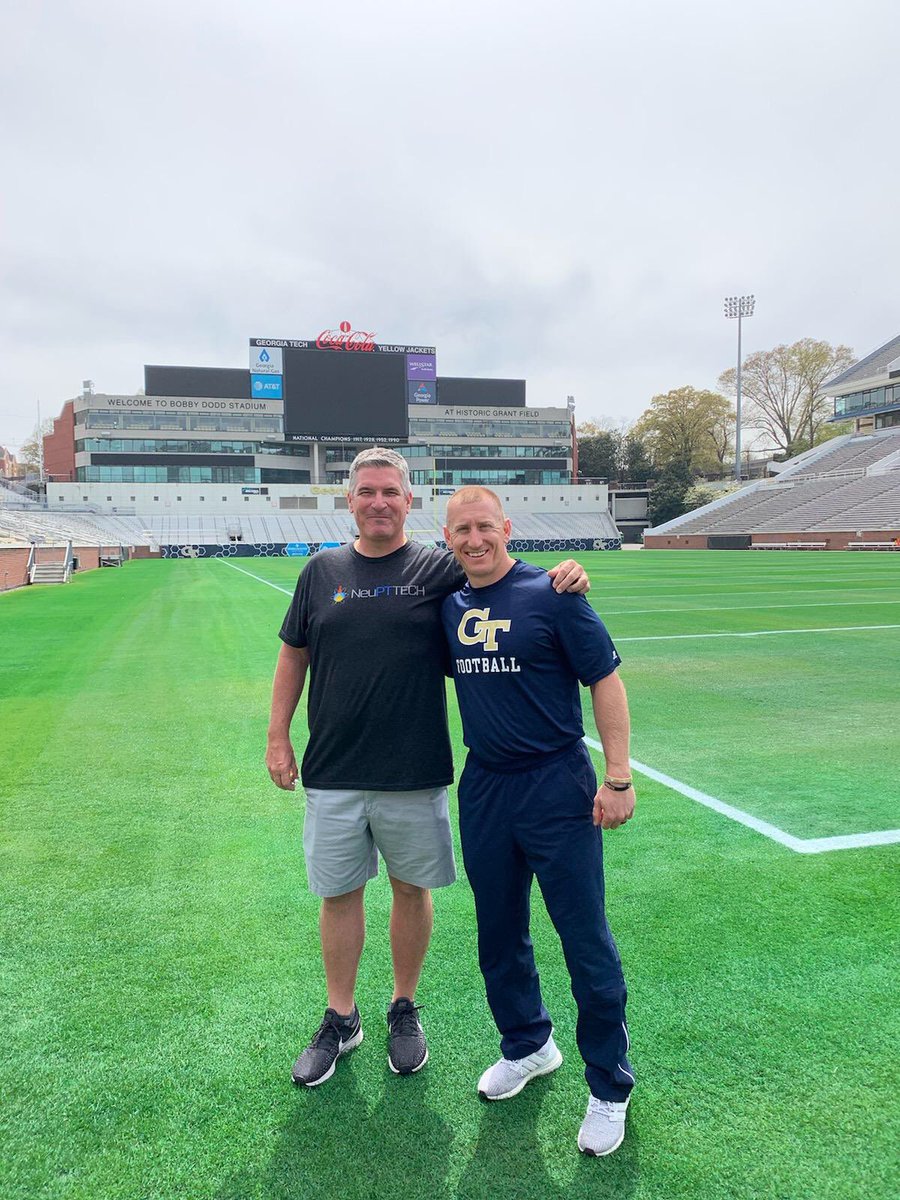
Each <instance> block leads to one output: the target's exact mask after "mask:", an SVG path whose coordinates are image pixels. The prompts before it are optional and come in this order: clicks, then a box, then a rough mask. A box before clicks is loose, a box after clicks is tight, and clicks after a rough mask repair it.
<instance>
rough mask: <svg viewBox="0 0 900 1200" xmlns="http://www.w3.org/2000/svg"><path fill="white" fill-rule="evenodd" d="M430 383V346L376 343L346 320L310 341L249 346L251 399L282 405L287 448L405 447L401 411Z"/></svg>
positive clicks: (432, 360) (433, 373)
mask: <svg viewBox="0 0 900 1200" xmlns="http://www.w3.org/2000/svg"><path fill="white" fill-rule="evenodd" d="M436 378H437V372H436V362H435V351H434V347H433V346H398V345H385V344H381V343H377V342H376V341H375V335H374V334H372V333H365V332H363V331H359V330H357V331H354V330H352V329H351V328H350V325H349V322H346V321H344V322H342V323H341V326H340V328H339V329H337V330H328V329H326V330H323V331H322V333H320V334H319V336H318V337H317V338H315V339H310V340H308V341H302V340H294V339H291V338H251V339H250V394H251V396H252V397H254V398H257V399H280V400H282V401H283V403H284V438H285V441H289V442H290V441H305V440H308V439H310V438H317V439H320V440H326V441H336V442H340V441H346V442H359V441H372V442H382V443H391V442H404V441H406V440H407V438H408V436H409V419H408V414H407V405H408V404H409V403H410V402H415V401H411V397H412V396H413V395H418V396H421V395H422V394H423V393H425V394H429V395H433V393H434V381H435V380H436ZM423 382H424V383H426V384H427V383H429V382H430V383H431V390H430V392H429V389H428V388H427V387H425V388H424V389H423V387H422V384H423Z"/></svg>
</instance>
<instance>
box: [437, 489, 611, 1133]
mask: <svg viewBox="0 0 900 1200" xmlns="http://www.w3.org/2000/svg"><path fill="white" fill-rule="evenodd" d="M509 535H510V522H509V520H508V518H507V517H506V516H505V514H504V512H503V508H502V505H501V503H500V499H499V497H498V496H496V495H495V494H494V493H493V492H492V491H490V490H489V489H488V488H483V487H465V488H462V489H460V490H459V491H458V492H456V493H455V495H454V496H453V497H452V498H451V500H450V502H449V504H448V505H447V524H446V526H445V528H444V537H445V539H446V541H447V544H448V545H449V546H450V548H451V549H452V550H453V553H454V555H455V557H456V559H457V561H458V562H459V564H460V565H461V566H462V568H463V570H464V571H465V573H466V576H467V579H468V583H467V584H466V586H464V587H463V588H462V589H461V590H460V591H457V592H455V593H453V595H451V596H448V597H447V599H446V600H445V601H444V603H443V606H442V619H443V623H444V632H445V634H446V637H447V640H448V642H449V644H450V653H451V659H452V667H453V677H454V681H455V683H456V692H457V696H458V698H459V707H460V712H461V714H462V722H463V734H464V740H465V743H466V746H467V747H468V750H469V753H468V757H467V759H466V766H465V770H464V771H463V774H462V776H461V778H460V782H459V823H460V834H461V839H462V850H463V860H464V862H465V867H466V873H467V875H468V877H469V881H470V883H471V885H472V890H473V892H474V895H475V907H476V913H477V917H478V956H479V963H480V966H481V971H482V974H483V975H484V981H485V987H486V990H487V998H488V1003H489V1005H490V1007H491V1012H492V1013H493V1016H494V1020H495V1022H496V1024H497V1028H498V1030H499V1031H500V1034H501V1042H500V1048H501V1053H502V1058H501V1059H500V1060H499V1061H498V1062H496V1063H495V1064H494V1065H493V1066H492V1067H489V1068H488V1070H487V1071H485V1072H484V1074H483V1075H482V1076H481V1078H480V1080H479V1082H478V1091H479V1093H480V1094H481V1096H482V1097H483V1098H484V1099H486V1100H506V1099H509V1098H510V1097H512V1096H515V1095H516V1094H517V1093H518V1092H520V1091H521V1090H522V1088H524V1087H525V1085H526V1084H527V1083H528V1081H529V1080H531V1079H533V1078H535V1077H536V1076H539V1075H546V1074H549V1073H550V1072H551V1071H555V1070H556V1069H557V1067H559V1066H560V1064H561V1063H562V1056H561V1055H560V1053H559V1050H558V1049H557V1047H556V1044H555V1043H554V1041H553V1035H552V1024H551V1021H550V1016H549V1014H548V1012H547V1009H546V1008H545V1007H544V1003H543V1000H542V998H541V991H540V983H539V979H538V973H537V969H536V967H535V962H534V954H533V950H532V943H531V937H530V935H529V917H530V892H531V883H532V879H533V878H534V876H537V880H538V883H539V885H540V888H541V891H542V893H543V896H544V901H545V903H546V906H547V911H548V912H549V914H550V918H551V920H552V921H553V924H554V926H555V927H556V930H557V933H558V934H559V937H560V940H561V942H562V946H563V950H564V953H565V958H566V963H567V965H568V968H569V973H570V975H571V979H572V992H573V995H574V996H575V1001H576V1004H577V1006H578V1024H577V1029H576V1036H577V1041H578V1048H579V1050H580V1052H581V1055H582V1057H583V1058H584V1061H585V1077H586V1079H587V1082H588V1086H589V1088H590V1097H589V1101H588V1107H587V1112H586V1114H585V1118H584V1121H583V1123H582V1125H581V1129H580V1131H579V1134H578V1148H579V1149H580V1150H582V1151H583V1152H584V1153H586V1154H591V1155H596V1156H601V1155H605V1154H610V1153H612V1151H614V1150H615V1149H617V1148H618V1146H619V1145H621V1143H622V1139H623V1137H624V1133H625V1111H626V1108H627V1106H628V1099H629V1095H630V1092H631V1088H632V1087H633V1085H634V1076H633V1074H632V1071H631V1066H630V1064H629V1062H628V1057H627V1053H628V1031H627V1028H626V1024H625V999H626V989H625V980H624V977H623V974H622V965H621V961H620V959H619V954H618V951H617V950H616V945H615V942H614V941H613V938H612V934H611V933H610V930H609V926H608V924H607V921H606V915H605V911H604V881H603V840H602V833H601V830H602V829H615V828H616V827H617V826H619V825H622V824H624V823H625V822H626V821H628V820H629V819H630V818H631V816H632V814H633V813H634V790H633V788H632V785H631V774H630V762H629V753H628V742H629V717H628V703H627V700H626V697H625V689H624V687H623V685H622V681H621V680H620V678H619V676H618V673H617V668H618V666H619V663H620V659H619V656H618V654H617V653H616V649H615V647H614V646H613V644H612V641H611V640H610V637H609V634H608V633H607V631H606V628H605V627H604V625H603V623H602V621H601V620H600V618H599V617H598V616H597V614H596V613H595V612H594V610H593V609H592V608H591V606H590V605H589V604H588V602H587V600H585V599H584V597H583V596H575V595H559V594H557V593H556V592H555V591H554V590H553V587H552V585H551V581H550V579H549V577H548V576H547V573H546V572H545V571H542V570H540V569H539V568H537V567H533V566H530V565H529V564H527V563H523V562H519V561H517V560H516V559H514V558H512V557H510V555H509V553H508V551H507V542H508V540H509ZM579 684H581V685H583V686H584V687H587V688H590V691H591V699H592V703H593V711H594V720H595V722H596V725H597V730H598V732H599V734H600V740H601V742H602V744H603V751H604V755H605V757H606V775H605V778H604V781H603V784H602V785H601V787H600V788H599V789H598V788H597V779H596V775H595V773H594V768H593V764H592V762H591V758H590V755H589V754H588V751H587V749H586V747H585V744H584V741H583V738H584V727H583V723H582V713H581V696H580V691H579Z"/></svg>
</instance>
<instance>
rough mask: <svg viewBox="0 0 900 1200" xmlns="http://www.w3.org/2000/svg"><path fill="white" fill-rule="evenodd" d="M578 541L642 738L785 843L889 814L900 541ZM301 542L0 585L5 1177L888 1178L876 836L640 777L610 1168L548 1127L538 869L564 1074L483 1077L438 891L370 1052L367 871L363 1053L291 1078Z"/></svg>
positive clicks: (887, 879) (866, 827)
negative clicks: (877, 544)
mask: <svg viewBox="0 0 900 1200" xmlns="http://www.w3.org/2000/svg"><path fill="white" fill-rule="evenodd" d="M557 557H558V556H543V557H539V558H537V559H536V561H539V562H541V564H542V565H551V563H552V561H555V560H556V558H557ZM579 557H580V558H582V560H583V561H584V562H585V565H586V566H588V568H589V570H590V571H591V577H592V581H593V590H592V592H591V600H592V602H593V603H594V605H595V607H596V608H597V610H598V611H599V612H600V613H601V615H602V616H603V617H604V618H605V620H606V621H607V624H608V626H609V628H610V630H611V632H612V634H613V637H614V638H615V640H616V642H617V645H618V647H619V650H620V652H621V654H622V657H623V659H624V665H623V668H622V674H623V678H624V679H625V681H626V684H627V686H628V690H629V695H630V700H631V707H632V716H633V725H634V738H633V754H634V757H635V759H636V760H637V761H639V762H640V763H641V764H645V765H646V766H648V767H650V768H653V769H655V770H656V771H659V772H663V773H664V774H665V775H666V776H670V777H672V779H673V781H675V783H677V784H678V785H679V786H683V787H686V788H687V789H691V788H694V789H697V790H698V791H700V792H702V793H704V794H705V795H707V796H709V797H712V798H714V799H715V800H717V801H720V802H721V803H722V804H725V805H729V806H732V807H733V808H734V809H737V810H740V812H741V813H744V814H748V815H749V817H750V818H756V819H757V820H759V821H761V822H765V823H766V825H767V826H772V827H774V828H775V829H776V830H778V831H781V832H782V833H783V834H786V835H789V837H792V838H795V839H799V840H800V841H807V840H809V839H822V838H851V837H852V836H853V835H858V834H864V833H873V832H874V833H877V832H880V831H889V830H897V829H900V812H898V792H900V786H898V783H897V774H898V772H897V761H898V752H900V733H898V727H897V712H898V699H900V696H898V690H900V689H898V682H897V677H898V664H900V556H895V555H883V556H882V555H877V554H872V555H865V554H838V553H829V554H821V555H817V554H808V555H806V554H797V553H781V554H779V553H764V552H758V553H756V552H755V553H726V552H717V553H690V552H677V553H675V552H670V553H666V552H656V553H653V552H646V551H645V552H641V553H621V554H585V555H583V556H581V555H580V556H579ZM297 565H298V564H297V563H296V561H294V562H291V561H289V560H284V559H241V560H235V561H234V562H232V563H228V562H223V561H215V560H212V561H210V560H199V561H183V562H139V563H133V564H130V565H128V566H127V567H125V568H124V569H122V570H119V571H110V570H106V571H94V572H92V573H90V574H86V575H84V576H80V577H76V578H75V580H74V581H73V583H72V584H70V585H69V586H66V587H47V588H43V589H38V588H33V589H32V588H29V589H23V590H20V591H17V592H12V593H9V594H6V595H0V646H2V651H3V652H2V656H0V657H2V662H0V740H2V746H3V756H2V762H3V772H2V779H0V797H2V843H0V845H2V864H3V870H2V918H0V920H2V940H3V955H2V966H0V1028H2V1036H0V1064H2V1066H0V1070H2V1097H3V1102H2V1113H0V1198H2V1200H37V1198H39V1197H40V1198H43V1197H48V1198H50V1197H52V1198H54V1200H55V1198H66V1200H76V1198H77V1200H113V1198H115V1200H119V1198H121V1200H126V1198H127V1200H157V1198H160V1200H163V1198H168V1197H186V1198H189V1200H207V1198H209V1200H250V1198H260V1200H268V1198H273V1200H274V1198H281V1197H284V1198H287V1197H291V1198H295V1197H296V1198H301V1200H326V1198H327V1200H338V1198H340V1200H344V1198H346V1200H363V1198H365V1200H368V1198H374V1197H395V1196H396V1197H402V1198H403V1200H419V1198H421V1200H451V1198H465V1200H476V1198H481V1197H485V1198H487V1197H490V1198H493V1197H515V1198H522V1200H563V1198H566V1200H580V1198H582V1197H584V1198H585V1200H587V1198H588V1197H591V1198H598V1197H601V1198H603V1197H610V1198H612V1197H615V1198H616V1200H629V1198H631V1197H634V1198H640V1200H645V1198H646V1200H650V1198H652V1200H669V1198H681V1197H702V1198H704V1200H706V1198H709V1200H718V1198H719V1197H721V1198H723V1200H724V1198H734V1200H745V1198H746V1200H749V1198H751V1197H752V1198H757V1197H758V1198H760V1200H762V1198H765V1200H795V1198H796V1200H819V1198H833V1200H848V1198H851V1197H866V1198H867V1200H888V1198H891V1200H892V1198H893V1197H894V1196H896V1195H897V1194H898V1192H900V1175H898V1169H897V1156H896V1148H897V1145H898V1144H900V1121H898V1115H900V1102H898V1098H897V1083H896V1062H897V1035H898V1033H900V1020H898V1015H897V1005H896V998H895V994H893V995H892V989H893V991H894V993H895V990H896V962H897V959H896V930H897V927H898V912H897V862H898V857H900V843H896V842H895V843H894V844H884V845H869V846H856V847H851V848H849V849H827V850H825V851H824V852H821V853H798V852H796V851H795V850H793V849H791V848H789V847H788V846H785V845H783V844H781V843H779V841H777V840H773V838H772V837H770V836H766V835H764V834H763V833H760V832H758V831H757V830H756V829H753V828H749V827H747V825H745V824H741V823H739V822H737V821H735V820H732V819H729V818H728V817H727V816H725V815H723V814H722V813H720V812H718V811H713V810H712V809H710V808H709V807H705V806H704V805H702V804H699V803H697V802H695V800H693V799H690V798H689V796H688V795H685V794H684V793H683V791H680V790H678V788H676V787H673V786H668V785H664V784H662V783H660V782H657V781H654V780H652V779H648V778H646V777H644V776H639V777H638V778H639V786H638V817H637V819H636V820H635V821H633V822H630V823H629V824H628V825H627V826H626V827H625V828H624V829H622V830H619V831H615V832H612V833H610V834H608V835H607V837H606V859H607V891H608V908H609V917H610V922H611V924H612V927H613V930H614V932H615V934H616V937H617V940H618V943H619V948H620V951H621V953H622V958H623V962H624V965H625V971H626V976H627V978H628V981H629V986H630V1005H629V1013H630V1016H629V1025H630V1031H631V1036H632V1056H631V1057H632V1062H633V1065H634V1066H635V1069H636V1072H637V1074H638V1083H639V1086H638V1089H637V1090H636V1092H635V1095H634V1100H633V1103H632V1106H631V1109H630V1113H629V1127H628V1134H627V1137H626V1141H625V1144H624V1145H623V1147H622V1149H621V1150H620V1151H619V1152H618V1153H617V1154H615V1155H614V1156H613V1157H611V1158H609V1159H605V1160H592V1159H586V1158H584V1157H583V1156H581V1155H579V1154H578V1153H577V1151H576V1150H575V1142H574V1139H575V1134H576V1132H577V1128H578V1124H579V1122H580V1120H581V1116H582V1114H583V1109H584V1104H585V1101H586V1086H585V1084H584V1079H583V1076H582V1070H581V1063H580V1060H579V1058H578V1055H577V1051H576V1048H575V1043H574V1016H575V1014H574V1005H573V1002H572V1000H571V997H570V995H569V990H568V981H567V975H566V972H565V967H564V964H563V961H562V956H561V953H560V951H559V948H558V945H557V943H556V939H555V936H554V934H553V931H552V929H551V928H550V926H549V922H548V920H547V917H546V914H545V912H544V910H543V908H542V906H541V903H540V900H539V899H538V897H537V892H536V893H535V897H536V898H535V906H534V907H535V916H534V930H533V932H534V940H535V944H536V952H537V956H538V962H539V966H540V967H541V974H542V980H543V984H544V991H545V999H546V1001H547V1004H548V1007H549V1008H550V1010H551V1012H552V1013H553V1015H554V1020H555V1022H556V1027H557V1032H556V1036H557V1041H558V1043H559V1045H560V1048H561V1049H562V1051H563V1055H564V1058H565V1060H566V1061H565V1063H564V1065H563V1068H562V1069H561V1070H560V1071H558V1072H556V1074H555V1075H553V1076H551V1077H549V1078H548V1079H545V1080H540V1081H537V1082H535V1083H534V1084H532V1085H531V1086H529V1087H528V1088H527V1089H526V1091H525V1092H523V1093H522V1095H521V1096H519V1097H517V1098H516V1099H514V1100H512V1101H509V1102H508V1103H503V1104H497V1105H484V1104H481V1103H479V1102H478V1100H477V1099H476V1096H475V1090H474V1088H475V1081H476V1079H477V1077H478V1075H479V1073H480V1071H481V1070H482V1069H483V1068H484V1067H485V1066H486V1065H487V1064H489V1063H490V1062H491V1061H493V1059H494V1058H495V1057H496V1053H497V1041H496V1035H495V1032H494V1030H493V1028H492V1025H491V1021H490V1017H489V1013H488V1011H487V1007H486V1004H485V1002H484V998H483V992H482V986H481V979H480V975H479V973H478V969H477V965H476V959H475V935H474V919H473V907H472V897H471V893H470V891H469V889H468V886H467V884H466V882H465V880H464V879H461V880H460V881H459V882H458V883H457V884H456V885H455V886H454V887H453V888H450V889H446V890H444V891H443V892H440V893H438V894H437V896H436V929H435V937H434V941H433V944H432V950H431V953H430V956H429V960H428V962H427V964H426V968H425V975H424V979H423V983H422V987H421V989H420V993H419V996H418V999H419V1001H420V1002H423V1003H424V1005H425V1009H424V1012H423V1014H422V1016H423V1022H424V1024H425V1027H426V1030H427V1033H428V1036H429V1045H430V1051H431V1058H430V1061H429V1064H428V1066H427V1067H426V1068H425V1070H424V1071H422V1072H421V1073H420V1074H419V1075H416V1076H413V1077H410V1078H406V1079H398V1078H396V1077H394V1076H393V1075H391V1073H390V1072H389V1070H388V1068H387V1063H386V1045H385V1026H384V1010H385V1008H386V1005H387V1001H388V999H389V997H390V957H389V949H388V944H387V932H386V931H387V912H388V907H389V887H388V885H387V881H386V879H385V878H384V875H383V874H382V876H381V877H380V878H379V879H378V880H377V881H375V883H373V884H372V885H370V887H369V889H368V899H367V905H368V912H369V917H370V930H369V938H368V943H367V947H366V953H365V956H364V960H363V968H362V972H361V978H360V986H359V993H358V998H359V1004H360V1009H361V1012H362V1017H363V1025H364V1027H365V1030H366V1040H365V1042H364V1043H363V1045H362V1046H361V1047H360V1049H359V1050H358V1051H356V1052H355V1053H354V1054H353V1055H352V1056H350V1057H349V1058H348V1059H345V1060H342V1062H341V1063H340V1064H339V1067H338V1070H337V1073H336V1075H335V1077H334V1079H333V1080H331V1081H330V1082H329V1083H327V1084H326V1085H324V1086H323V1087H321V1088H318V1089H315V1090H313V1091H299V1090H296V1089H294V1088H293V1087H292V1086H291V1084H290V1081H289V1070H290V1065H291V1062H292V1060H293V1058H294V1056H295V1055H296V1053H297V1052H298V1051H299V1049H300V1048H301V1047H302V1045H303V1044H304V1043H305V1041H306V1040H307V1037H308V1035H309V1034H310V1033H311V1032H312V1030H313V1028H314V1027H315V1025H316V1023H317V1021H318V1019H319V1017H320V1015H321V1010H322V1008H323V1006H324V996H323V985H322V978H321V970H320V966H319V956H318V941H317V931H316V920H315V918H316V911H317V902H316V901H315V899H314V898H313V897H311V896H309V895H308V894H307V892H306V891H305V877H304V868H303V861H302V844H301V820H302V797H301V795H300V794H299V793H298V794H297V795H290V794H288V793H284V792H279V791H278V790H277V789H275V788H274V787H273V786H272V785H271V784H270V783H269V781H268V778H267V776H266V773H265V770H264V768H263V765H262V753H263V745H264V734H265V726H266V720H267V707H268V694H269V685H270V680H271V673H272V668H273V665H274V659H275V655H276V652H277V640H276V632H277V629H278V626H279V624H280V621H281V617H282V615H283V611H284V609H285V607H286V605H287V600H288V597H287V595H284V594H282V593H281V592H279V591H278V590H277V588H283V589H286V590H288V591H290V590H291V589H292V587H293V583H294V580H295V578H296V570H297ZM235 567H239V568H241V570H235V569H234V568H235ZM247 571H249V572H252V575H247V574H245V573H243V572H247ZM253 576H257V577H258V578H254V577H253ZM263 580H265V581H268V582H269V583H271V584H274V585H275V587H272V586H267V585H266V583H264V582H263ZM809 631H818V632H809ZM747 634H753V635H756V634H759V635H760V636H736V635H747ZM713 635H716V636H713ZM718 635H722V636H718ZM451 710H452V712H453V717H452V729H453V734H454V738H455V740H456V743H457V745H458V747H459V748H460V754H459V755H458V762H460V763H461V742H460V736H459V725H458V720H457V718H456V714H455V706H454V705H453V704H452V703H451ZM397 719H399V720H402V714H397ZM295 730H296V734H297V737H296V741H297V743H298V744H300V743H301V742H302V719H301V718H300V716H299V715H298V719H297V722H296V724H295Z"/></svg>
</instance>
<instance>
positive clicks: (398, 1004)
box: [387, 996, 428, 1075]
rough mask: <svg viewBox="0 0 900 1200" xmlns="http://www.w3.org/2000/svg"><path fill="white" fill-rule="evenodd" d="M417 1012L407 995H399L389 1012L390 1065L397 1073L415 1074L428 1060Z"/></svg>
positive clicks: (426, 1047) (426, 1046)
mask: <svg viewBox="0 0 900 1200" xmlns="http://www.w3.org/2000/svg"><path fill="white" fill-rule="evenodd" d="M418 1011H419V1009H418V1007H417V1006H416V1005H415V1004H413V1002H412V1000H409V999H408V998H407V997H406V996H398V997H397V999H396V1000H395V1001H394V1002H393V1004H392V1005H391V1007H390V1008H389V1009H388V1011H387V1023H388V1036H389V1039H390V1041H389V1045H388V1066H389V1067H390V1068H391V1070H392V1071H393V1072H394V1074H395V1075H412V1074H414V1073H415V1072H416V1071H419V1070H421V1069H422V1067H424V1066H425V1064H426V1063H427V1062H428V1045H427V1043H426V1041H425V1034H424V1033H423V1032H422V1026H421V1024H420V1023H419V1018H418V1016H417V1013H418Z"/></svg>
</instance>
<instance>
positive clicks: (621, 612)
mask: <svg viewBox="0 0 900 1200" xmlns="http://www.w3.org/2000/svg"><path fill="white" fill-rule="evenodd" d="M872 604H875V605H882V604H883V605H887V604H900V600H814V601H812V602H811V603H809V604H724V605H723V604H716V605H709V604H696V605H692V606H690V607H689V608H604V610H603V616H604V617H636V616H645V615H647V614H649V615H651V616H652V615H653V614H655V613H695V612H754V611H755V610H756V609H758V608H779V609H780V608H859V607H861V606H863V605H872Z"/></svg>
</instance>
